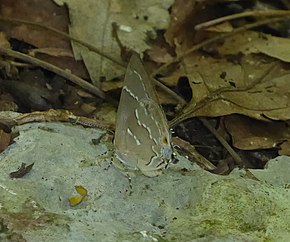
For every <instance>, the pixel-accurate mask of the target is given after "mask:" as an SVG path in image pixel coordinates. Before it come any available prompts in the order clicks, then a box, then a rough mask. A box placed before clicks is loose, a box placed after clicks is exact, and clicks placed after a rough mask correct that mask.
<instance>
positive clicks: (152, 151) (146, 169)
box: [114, 53, 173, 177]
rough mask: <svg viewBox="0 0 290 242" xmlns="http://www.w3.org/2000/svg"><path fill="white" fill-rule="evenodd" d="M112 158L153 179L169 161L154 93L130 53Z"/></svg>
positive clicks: (168, 145) (164, 128)
mask: <svg viewBox="0 0 290 242" xmlns="http://www.w3.org/2000/svg"><path fill="white" fill-rule="evenodd" d="M114 145H115V158H116V159H117V160H118V161H119V162H120V163H121V164H122V165H123V166H125V168H126V169H129V170H140V171H141V172H142V173H143V174H144V175H146V176H149V177H154V176H157V175H159V174H160V173H161V171H162V169H164V168H165V167H167V165H168V164H169V163H170V162H171V161H172V159H173V148H172V144H171V133H170V130H169V127H168V125H167V120H166V116H165V114H164V112H163V110H162V108H161V106H160V105H159V102H158V98H157V94H156V91H155V89H154V86H153V83H152V81H151V79H150V78H149V76H148V74H147V72H146V70H145V68H144V66H143V64H142V61H141V59H140V58H139V56H138V55H137V54H136V53H134V54H133V55H132V57H131V59H130V62H129V64H128V67H127V71H126V75H125V79H124V86H123V89H122V93H121V98H120V102H119V107H118V111H117V121H116V131H115V138H114Z"/></svg>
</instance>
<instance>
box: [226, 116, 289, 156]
mask: <svg viewBox="0 0 290 242" xmlns="http://www.w3.org/2000/svg"><path fill="white" fill-rule="evenodd" d="M224 122H225V127H226V129H227V131H228V132H229V133H230V135H231V137H232V142H233V145H234V146H235V147H236V148H239V149H242V150H256V149H270V148H274V147H277V145H278V144H279V143H281V142H282V141H284V140H287V138H288V136H289V135H288V134H289V133H290V129H289V128H288V127H287V125H286V123H284V122H278V121H276V122H265V121H259V120H253V119H250V118H248V117H245V116H239V115H231V116H228V117H225V119H224Z"/></svg>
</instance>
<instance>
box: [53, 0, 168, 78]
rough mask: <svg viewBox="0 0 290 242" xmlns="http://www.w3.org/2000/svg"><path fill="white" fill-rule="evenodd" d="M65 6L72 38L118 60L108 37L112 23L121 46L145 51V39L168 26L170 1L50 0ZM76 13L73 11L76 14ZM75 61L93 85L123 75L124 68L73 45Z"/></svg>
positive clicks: (151, 37)
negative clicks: (103, 78) (68, 15)
mask: <svg viewBox="0 0 290 242" xmlns="http://www.w3.org/2000/svg"><path fill="white" fill-rule="evenodd" d="M54 1H55V2H57V3H58V4H64V3H65V4H66V5H67V6H68V8H69V10H70V18H71V23H72V24H71V26H70V33H71V35H72V36H74V37H76V38H78V39H82V40H84V41H86V42H89V44H91V45H93V46H95V47H97V48H98V49H100V50H102V51H103V52H105V53H106V54H108V55H110V56H112V57H114V59H116V60H118V61H119V62H122V61H121V58H120V48H119V46H118V44H117V41H116V39H114V38H113V37H112V23H116V24H117V25H118V26H119V30H118V37H119V38H120V40H121V42H122V44H123V45H124V46H125V47H128V48H130V49H133V50H135V51H137V52H143V51H144V50H146V49H149V48H150V47H149V45H148V42H147V40H148V39H154V38H155V36H156V30H158V29H165V28H167V26H168V24H169V13H168V9H169V8H170V6H171V4H172V2H173V0H166V1H164V0H147V1H143V2H140V1H133V0H130V1H116V0H115V1H107V0H100V1H95V0H88V1H78V0H54ZM76 10H77V11H76ZM73 48H74V54H75V56H76V58H77V59H83V60H84V62H85V65H86V67H87V69H88V71H89V73H90V77H91V79H92V80H93V82H94V83H95V84H99V79H100V77H103V76H104V77H106V79H109V80H110V79H113V78H114V77H116V76H119V75H121V74H123V73H124V69H123V68H122V67H120V66H118V65H116V64H114V63H112V62H110V61H108V60H107V59H105V58H104V57H102V56H99V55H97V54H95V53H93V52H91V51H88V49H87V48H84V47H81V46H79V45H76V44H75V43H73Z"/></svg>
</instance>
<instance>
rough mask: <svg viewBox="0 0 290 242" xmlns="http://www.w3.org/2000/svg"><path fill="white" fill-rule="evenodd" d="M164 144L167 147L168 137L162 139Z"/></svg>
mask: <svg viewBox="0 0 290 242" xmlns="http://www.w3.org/2000/svg"><path fill="white" fill-rule="evenodd" d="M162 143H163V144H166V145H167V144H168V140H167V137H165V136H164V137H163V138H162Z"/></svg>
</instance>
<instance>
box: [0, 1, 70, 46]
mask: <svg viewBox="0 0 290 242" xmlns="http://www.w3.org/2000/svg"><path fill="white" fill-rule="evenodd" d="M0 5H1V8H0V14H1V16H2V17H8V18H15V19H20V20H24V21H31V22H35V23H40V24H43V25H45V26H48V27H54V28H57V29H58V30H61V31H64V32H67V24H68V14H67V11H66V8H62V7H59V6H57V5H56V4H55V3H53V2H52V1H41V0H26V1H19V0H18V1H10V0H0ZM0 24H1V25H0V26H1V28H3V29H5V32H6V33H7V34H8V36H9V37H13V38H15V39H19V40H22V41H24V42H26V43H29V44H31V45H34V46H37V47H39V48H46V47H55V48H64V49H71V48H70V42H69V41H68V40H66V39H64V38H62V37H60V36H58V35H55V34H51V32H48V31H47V30H44V29H40V28H31V26H27V25H25V24H17V25H8V24H7V22H1V23H0Z"/></svg>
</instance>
